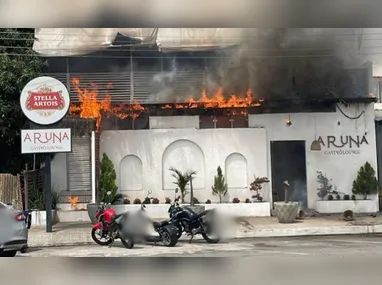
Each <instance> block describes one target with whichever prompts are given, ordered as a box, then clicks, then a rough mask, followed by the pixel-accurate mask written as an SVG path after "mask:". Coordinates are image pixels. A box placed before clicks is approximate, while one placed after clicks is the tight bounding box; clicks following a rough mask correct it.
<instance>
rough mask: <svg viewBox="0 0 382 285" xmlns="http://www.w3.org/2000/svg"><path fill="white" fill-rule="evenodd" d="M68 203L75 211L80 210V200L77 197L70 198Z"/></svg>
mask: <svg viewBox="0 0 382 285" xmlns="http://www.w3.org/2000/svg"><path fill="white" fill-rule="evenodd" d="M68 202H69V203H70V206H71V207H72V208H74V209H77V208H78V205H77V204H78V203H79V202H80V199H79V198H78V197H77V196H69V197H68Z"/></svg>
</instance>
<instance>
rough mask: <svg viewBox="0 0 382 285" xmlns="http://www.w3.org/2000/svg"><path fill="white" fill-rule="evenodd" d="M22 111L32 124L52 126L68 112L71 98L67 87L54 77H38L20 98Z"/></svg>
mask: <svg viewBox="0 0 382 285" xmlns="http://www.w3.org/2000/svg"><path fill="white" fill-rule="evenodd" d="M20 106H21V110H22V111H23V113H24V114H25V116H26V117H27V118H28V119H29V120H31V121H32V122H34V123H36V124H39V125H52V124H54V123H57V122H58V121H60V120H61V119H62V118H63V117H64V116H65V115H66V113H67V112H68V110H69V106H70V96H69V92H68V90H67V89H66V87H65V85H64V84H63V83H62V82H61V81H59V80H57V79H55V78H52V77H48V76H42V77H37V78H35V79H33V80H31V81H29V82H28V84H27V85H25V87H24V89H23V91H21V96H20Z"/></svg>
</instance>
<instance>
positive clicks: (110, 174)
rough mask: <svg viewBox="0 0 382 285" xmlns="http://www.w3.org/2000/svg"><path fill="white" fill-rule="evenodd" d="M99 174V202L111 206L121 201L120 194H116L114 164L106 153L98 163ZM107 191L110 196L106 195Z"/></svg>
mask: <svg viewBox="0 0 382 285" xmlns="http://www.w3.org/2000/svg"><path fill="white" fill-rule="evenodd" d="M100 172H101V173H100V177H99V195H100V201H101V202H103V203H106V202H110V203H111V204H115V203H117V202H118V201H120V200H122V201H123V198H124V197H123V195H122V194H121V193H118V186H117V184H116V179H117V174H116V173H115V169H114V164H113V162H112V161H111V160H110V158H109V157H108V156H107V154H106V153H104V154H103V155H102V160H101V163H100ZM108 191H110V192H111V194H110V195H107V192H108Z"/></svg>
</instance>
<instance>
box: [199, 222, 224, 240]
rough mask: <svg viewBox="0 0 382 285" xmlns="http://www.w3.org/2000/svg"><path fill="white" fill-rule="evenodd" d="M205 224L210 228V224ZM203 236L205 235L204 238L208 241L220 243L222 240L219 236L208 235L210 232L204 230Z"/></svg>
mask: <svg viewBox="0 0 382 285" xmlns="http://www.w3.org/2000/svg"><path fill="white" fill-rule="evenodd" d="M205 225H206V226H207V229H208V228H209V225H208V224H205ZM212 234H213V231H212ZM202 236H203V238H204V240H205V241H206V242H208V243H218V242H219V241H220V238H219V237H216V238H211V237H209V236H208V234H207V233H206V232H203V233H202Z"/></svg>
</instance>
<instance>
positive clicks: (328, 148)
mask: <svg viewBox="0 0 382 285" xmlns="http://www.w3.org/2000/svg"><path fill="white" fill-rule="evenodd" d="M317 141H318V142H319V143H320V145H321V148H322V150H323V151H324V154H326V155H351V154H360V153H361V147H362V145H364V144H366V145H368V144H369V142H368V141H367V138H366V136H365V135H363V136H359V135H357V136H349V135H346V136H339V137H335V136H326V137H321V136H319V137H318V139H317Z"/></svg>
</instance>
